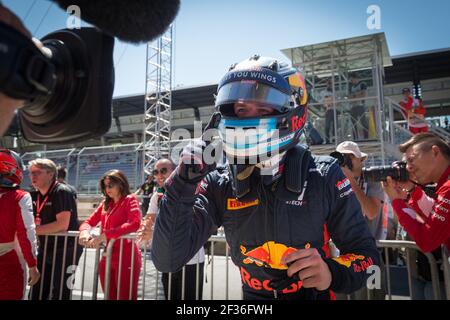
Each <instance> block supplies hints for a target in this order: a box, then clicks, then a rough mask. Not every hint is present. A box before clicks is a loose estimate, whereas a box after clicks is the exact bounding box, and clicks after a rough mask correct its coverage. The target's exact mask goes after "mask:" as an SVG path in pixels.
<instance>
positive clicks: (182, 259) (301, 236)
mask: <svg viewBox="0 0 450 320" xmlns="http://www.w3.org/2000/svg"><path fill="white" fill-rule="evenodd" d="M288 169H289V168H287V169H286V171H284V172H283V173H282V174H281V177H280V178H279V179H277V180H276V181H275V182H272V183H270V184H268V185H265V183H263V179H261V176H258V173H254V174H252V177H253V179H254V181H252V186H253V188H254V190H256V192H255V194H254V197H253V198H249V199H246V201H237V200H236V199H235V198H234V197H233V190H232V185H231V181H230V172H229V169H228V167H220V168H217V169H216V170H215V171H213V172H211V173H209V174H208V175H207V176H206V177H205V178H204V179H203V180H202V181H201V182H200V183H198V184H193V183H189V182H186V181H185V180H183V179H182V178H181V177H180V176H178V174H177V172H176V171H175V172H174V174H173V175H172V176H171V177H170V178H169V179H168V181H167V182H166V193H165V195H164V197H163V199H162V200H161V204H160V211H159V215H158V217H157V220H156V225H155V231H154V237H153V246H152V247H153V249H152V259H153V262H154V264H155V266H156V268H157V269H158V270H160V271H162V272H176V271H178V270H180V269H181V268H182V267H183V266H184V264H185V263H186V262H188V261H189V260H190V259H191V257H193V256H194V255H195V253H196V252H197V251H198V250H199V248H200V247H201V246H203V245H204V243H205V242H206V241H207V240H208V238H209V237H210V236H211V235H212V234H214V233H215V232H216V230H217V228H218V227H220V226H223V227H224V230H225V235H226V241H227V243H228V245H229V246H230V249H231V258H232V260H233V262H234V264H235V265H236V266H238V267H239V269H240V273H241V280H242V288H243V293H244V299H274V298H278V299H307V300H309V299H322V298H324V297H325V299H326V298H329V294H328V292H329V291H328V290H327V291H322V292H319V291H318V290H316V289H311V288H304V287H302V282H301V281H300V280H299V279H298V278H295V277H288V276H287V272H286V270H287V267H286V266H285V265H282V264H281V263H280V260H281V258H282V257H283V256H285V255H287V254H289V253H292V252H293V251H295V250H297V249H303V248H316V249H317V250H318V251H319V253H320V254H321V255H322V257H323V259H324V261H325V262H326V263H327V265H328V267H329V269H330V271H331V275H332V283H331V286H330V288H329V290H332V291H334V292H338V293H351V292H353V291H356V290H357V289H359V288H361V287H362V286H364V285H366V279H367V278H368V277H369V276H370V275H371V272H373V271H372V268H370V266H371V265H378V264H379V259H380V257H379V253H378V250H377V248H376V244H375V240H374V238H373V237H372V236H371V234H370V231H369V229H368V226H367V223H366V222H365V220H364V217H363V214H362V211H361V207H360V204H359V202H358V200H357V198H356V196H355V194H354V193H353V190H352V189H351V186H350V182H349V180H348V179H347V178H346V177H345V176H344V174H343V172H342V170H341V169H340V167H339V165H338V164H337V162H336V159H334V158H331V157H317V156H311V161H310V162H309V168H308V170H306V172H307V176H306V181H307V182H306V188H304V189H303V191H302V193H301V194H296V193H292V192H289V191H287V190H286V188H284V184H283V181H284V178H285V175H287V174H298V173H296V172H289V171H288ZM291 171H292V170H291ZM325 227H326V228H327V230H328V232H329V235H330V236H331V238H332V239H333V242H334V243H335V244H336V246H337V247H338V248H339V249H340V256H339V257H337V258H336V257H335V258H332V257H327V255H326V253H325V251H324V249H323V247H324V228H325Z"/></svg>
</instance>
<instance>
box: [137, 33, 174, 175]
mask: <svg viewBox="0 0 450 320" xmlns="http://www.w3.org/2000/svg"><path fill="white" fill-rule="evenodd" d="M172 39H173V25H170V27H169V28H168V29H167V30H166V32H165V33H163V34H162V35H161V36H160V37H159V38H158V39H156V40H154V41H153V42H149V43H148V44H147V66H146V83H145V104H144V105H145V107H144V108H145V109H144V112H145V113H144V132H143V135H142V144H141V145H140V146H139V149H141V150H142V154H143V158H142V159H143V163H142V165H143V168H144V170H142V178H143V175H144V173H145V172H149V170H150V168H151V167H152V166H153V165H154V163H155V162H156V161H157V160H158V159H159V158H160V157H168V156H169V154H170V129H171V109H172V47H173V41H172Z"/></svg>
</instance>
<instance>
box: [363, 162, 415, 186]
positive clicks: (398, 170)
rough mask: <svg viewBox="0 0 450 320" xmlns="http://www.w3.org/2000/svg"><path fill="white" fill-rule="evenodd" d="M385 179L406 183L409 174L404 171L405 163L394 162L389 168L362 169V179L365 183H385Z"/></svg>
mask: <svg viewBox="0 0 450 320" xmlns="http://www.w3.org/2000/svg"><path fill="white" fill-rule="evenodd" d="M387 177H391V178H392V179H393V180H397V181H408V180H409V174H408V171H407V170H406V162H404V161H394V162H393V163H392V164H391V165H390V166H375V167H369V168H364V169H363V178H364V180H365V181H367V182H377V181H386V178H387Z"/></svg>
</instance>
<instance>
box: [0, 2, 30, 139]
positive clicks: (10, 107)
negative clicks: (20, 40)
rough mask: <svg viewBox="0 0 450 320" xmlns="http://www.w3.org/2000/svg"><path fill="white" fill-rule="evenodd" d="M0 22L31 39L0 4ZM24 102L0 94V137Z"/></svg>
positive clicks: (14, 16)
mask: <svg viewBox="0 0 450 320" xmlns="http://www.w3.org/2000/svg"><path fill="white" fill-rule="evenodd" d="M0 22H3V23H6V24H7V25H10V26H12V27H14V28H16V29H17V30H19V31H20V32H22V33H23V34H24V35H26V36H27V37H30V38H31V34H30V32H29V31H28V30H27V29H26V28H25V27H24V25H23V24H22V22H21V21H20V19H19V18H18V17H17V16H16V15H15V14H14V13H12V12H11V11H10V10H8V9H7V8H5V7H4V6H2V4H1V3H0ZM23 103H24V101H21V100H16V99H12V98H10V97H8V96H6V95H5V94H3V93H2V92H0V137H1V136H2V135H3V133H4V132H5V131H6V129H8V126H9V124H10V122H11V120H12V118H13V117H14V111H15V110H16V109H17V108H19V107H21V106H22V105H23Z"/></svg>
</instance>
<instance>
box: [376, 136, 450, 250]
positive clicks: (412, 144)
mask: <svg viewBox="0 0 450 320" xmlns="http://www.w3.org/2000/svg"><path fill="white" fill-rule="evenodd" d="M399 149H400V151H401V152H402V153H404V154H405V158H406V163H407V166H406V169H407V170H408V172H409V173H410V175H412V176H413V177H414V179H415V180H416V182H417V183H418V184H420V185H426V184H431V183H437V185H436V192H435V194H436V196H435V198H430V197H427V196H426V195H425V193H424V191H423V189H422V188H421V187H420V186H412V185H411V184H409V187H411V188H408V186H405V183H401V182H398V181H394V180H393V179H392V178H391V177H388V178H387V181H386V182H383V183H382V185H383V189H384V191H385V192H386V194H387V195H388V197H389V198H390V199H391V202H392V207H393V209H394V212H395V213H396V214H397V216H398V219H399V222H400V224H401V225H402V226H403V228H404V229H405V230H406V232H408V234H409V235H410V236H411V237H412V238H413V239H414V240H415V241H416V243H417V245H418V246H419V248H420V249H421V250H422V251H424V252H431V251H433V250H435V249H437V248H438V247H439V246H440V245H441V244H445V246H446V247H447V249H449V248H450V214H449V210H450V182H449V179H450V147H449V145H448V144H447V143H446V142H445V141H443V140H442V139H440V138H439V137H438V136H436V135H434V134H432V133H419V134H417V135H415V136H413V137H412V138H411V139H409V140H408V141H406V142H405V143H403V144H401V145H400V147H399ZM405 189H406V191H407V192H408V194H409V196H410V203H409V204H408V203H407V202H406V200H405V199H404V194H403V192H404V190H405ZM416 216H419V217H420V218H421V219H418V218H416ZM421 220H422V221H421Z"/></svg>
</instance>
